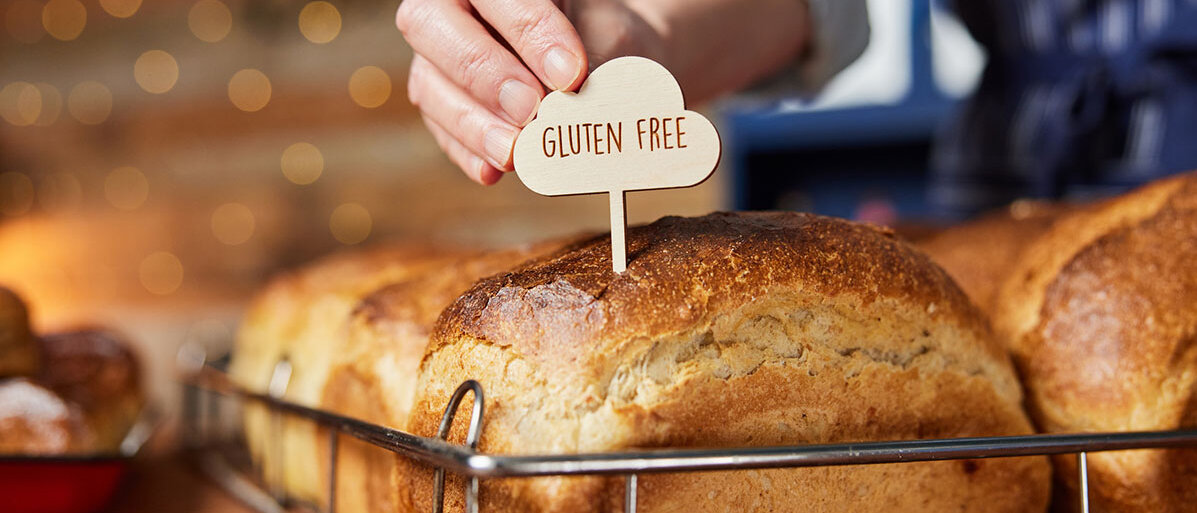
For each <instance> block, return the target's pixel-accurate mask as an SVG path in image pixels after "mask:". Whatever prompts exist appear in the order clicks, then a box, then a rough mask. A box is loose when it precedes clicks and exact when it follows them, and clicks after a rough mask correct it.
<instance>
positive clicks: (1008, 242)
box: [914, 200, 1073, 313]
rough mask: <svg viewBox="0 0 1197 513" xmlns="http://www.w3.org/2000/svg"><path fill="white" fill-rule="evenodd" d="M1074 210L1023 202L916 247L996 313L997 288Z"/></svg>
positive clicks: (988, 311) (960, 226)
mask: <svg viewBox="0 0 1197 513" xmlns="http://www.w3.org/2000/svg"><path fill="white" fill-rule="evenodd" d="M1070 208H1073V207H1071V206H1070V205H1068V204H1063V203H1053V202H1047V201H1035V200H1020V201H1016V202H1014V203H1011V204H1010V205H1008V206H1006V207H1005V208H1001V209H998V210H995V211H993V212H990V213H988V214H985V215H983V216H981V217H980V218H978V219H975V220H973V221H970V222H967V223H963V224H960V225H956V226H952V227H950V228H947V229H945V230H943V231H940V232H938V233H935V234H934V235H930V236H927V237H925V238H923V239H921V240H918V241H916V242H915V244H914V245H915V247H917V248H919V249H921V250H923V251H924V252H926V253H927V255H929V256H930V257H931V259H932V260H934V261H935V263H937V264H939V266H940V267H943V269H944V270H945V271H947V272H948V275H949V276H951V277H952V279H953V280H955V281H956V284H957V285H960V288H961V289H962V290H964V292H965V293H966V294H968V296H969V298H971V299H972V300H973V302H974V303H976V305H977V306H979V307H980V308H981V310H982V311H984V312H987V313H991V312H993V309H994V302H995V301H996V295H997V291H998V288H1000V287H1001V284H1002V282H1004V281H1005V279H1006V276H1007V275H1009V274H1010V271H1011V269H1013V267H1014V266H1015V265H1017V263H1018V262H1019V260H1020V256H1021V254H1022V251H1023V248H1025V247H1026V246H1027V245H1029V244H1030V243H1031V242H1033V241H1034V240H1035V239H1036V238H1037V237H1038V236H1039V235H1040V234H1042V233H1043V232H1045V231H1047V230H1048V229H1049V228H1050V227H1051V225H1052V222H1053V221H1054V220H1055V219H1056V218H1058V217H1059V216H1060V215H1061V214H1063V213H1064V212H1067V211H1068V209H1070Z"/></svg>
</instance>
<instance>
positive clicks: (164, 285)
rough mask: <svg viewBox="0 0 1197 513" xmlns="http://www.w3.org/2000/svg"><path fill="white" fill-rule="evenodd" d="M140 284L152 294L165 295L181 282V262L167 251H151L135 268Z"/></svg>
mask: <svg viewBox="0 0 1197 513" xmlns="http://www.w3.org/2000/svg"><path fill="white" fill-rule="evenodd" d="M137 274H138V277H139V278H140V279H141V286H143V287H145V289H146V290H148V291H150V293H152V294H157V295H160V296H165V295H167V294H171V293H173V292H174V291H176V290H178V289H179V286H180V285H182V284H183V263H182V262H180V261H179V257H176V256H175V255H173V254H172V253H170V252H168V251H159V252H157V253H153V254H151V255H149V256H147V257H145V258H144V259H142V261H141V265H140V266H138V269H137Z"/></svg>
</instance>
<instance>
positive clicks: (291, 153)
mask: <svg viewBox="0 0 1197 513" xmlns="http://www.w3.org/2000/svg"><path fill="white" fill-rule="evenodd" d="M279 163H280V165H281V166H282V168H283V176H286V177H287V180H290V181H291V183H294V184H296V185H307V184H310V183H312V182H315V181H316V179H318V178H320V175H321V174H322V173H323V172H324V155H322V154H321V153H320V150H319V149H318V148H316V147H315V146H313V145H312V144H310V143H306V142H298V143H295V144H292V145H291V146H288V147H287V149H285V150H283V156H282V158H281V159H279Z"/></svg>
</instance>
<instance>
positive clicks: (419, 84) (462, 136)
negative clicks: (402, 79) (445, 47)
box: [407, 55, 518, 170]
mask: <svg viewBox="0 0 1197 513" xmlns="http://www.w3.org/2000/svg"><path fill="white" fill-rule="evenodd" d="M407 92H408V96H409V97H410V98H411V102H412V103H413V104H415V105H416V106H417V107H419V109H420V111H421V112H422V113H423V114H424V115H425V116H427V117H428V118H429V119H431V120H432V121H435V122H436V124H438V125H440V126H441V128H444V129H445V131H447V132H448V133H449V134H450V135H452V136H453V138H454V139H456V140H457V141H458V142H460V143H461V144H462V145H463V146H465V147H466V148H467V149H469V150H470V151H471V152H473V153H474V154H475V155H479V156H481V157H483V158H484V159H486V161H487V162H489V163H490V164H491V165H492V166H494V167H495V168H497V169H500V170H510V169H511V149H512V147H514V146H515V137H516V135H517V134H518V129H517V128H516V127H514V126H512V125H511V124H510V123H507V122H506V121H503V120H502V119H500V118H499V117H497V116H495V115H494V113H492V112H491V111H489V110H488V109H486V108H485V107H483V106H481V105H479V104H478V102H477V101H475V100H474V99H473V98H471V97H470V96H468V95H467V94H466V93H465V91H462V90H461V88H459V87H457V85H456V84H453V83H452V82H450V81H449V79H448V78H446V77H445V76H444V75H443V74H442V73H441V72H440V70H438V69H437V68H436V67H434V66H433V65H432V64H431V63H429V62H428V60H426V59H424V58H423V57H420V56H418V55H417V56H415V57H414V58H413V59H412V64H411V74H410V75H409V77H408V87H407Z"/></svg>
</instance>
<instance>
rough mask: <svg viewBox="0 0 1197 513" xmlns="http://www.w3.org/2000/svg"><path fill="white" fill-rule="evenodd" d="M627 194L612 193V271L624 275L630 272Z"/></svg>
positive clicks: (620, 192) (622, 192)
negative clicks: (627, 234)
mask: <svg viewBox="0 0 1197 513" xmlns="http://www.w3.org/2000/svg"><path fill="white" fill-rule="evenodd" d="M626 194H627V192H624V191H611V193H610V195H609V196H610V200H611V270H613V271H615V272H617V273H620V274H622V273H623V272H624V271H626V270H628V246H627V241H626V240H625V239H624V234H625V233H626V232H627V228H628V209H627V206H625V205H624V198H625V195H626Z"/></svg>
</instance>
